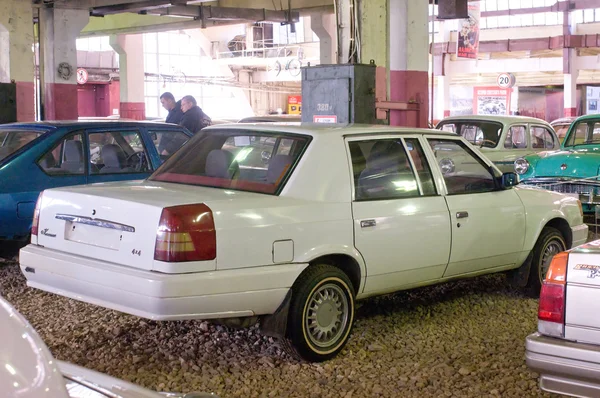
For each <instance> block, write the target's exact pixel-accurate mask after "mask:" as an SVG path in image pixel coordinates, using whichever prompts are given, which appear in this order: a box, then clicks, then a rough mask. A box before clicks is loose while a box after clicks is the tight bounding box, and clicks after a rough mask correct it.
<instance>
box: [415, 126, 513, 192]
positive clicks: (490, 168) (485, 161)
mask: <svg viewBox="0 0 600 398" xmlns="http://www.w3.org/2000/svg"><path fill="white" fill-rule="evenodd" d="M423 138H424V140H425V141H426V142H427V150H428V151H431V155H432V156H433V159H434V160H435V165H436V167H435V170H436V171H435V172H436V173H438V174H439V176H440V178H441V180H440V183H442V184H443V187H444V196H458V195H477V194H485V193H490V192H496V191H500V190H503V189H504V188H502V187H501V186H500V184H499V181H498V179H499V178H500V177H501V176H498V175H496V173H495V170H497V168H496V167H495V166H494V164H493V163H492V162H491V161H489V160H488V159H487V158H486V157H484V156H480V155H479V154H478V153H477V152H476V151H474V150H473V149H472V148H471V146H472V144H470V143H469V142H468V141H466V140H464V139H462V137H461V138H459V139H455V138H453V137H447V136H446V137H444V136H436V135H433V134H432V135H425V136H424V137H423ZM430 140H444V141H453V142H457V141H458V142H459V143H462V144H464V145H465V148H464V149H465V150H466V151H467V153H469V154H470V155H471V156H472V157H475V158H476V160H477V162H478V163H479V164H480V165H481V166H484V167H485V169H486V170H487V171H488V172H489V173H490V175H491V176H492V179H493V181H494V189H493V190H491V191H482V192H465V193H450V192H449V191H448V185H447V184H446V179H445V177H444V173H442V170H441V168H440V165H439V163H438V161H437V158H436V157H435V154H434V150H433V148H432V147H431V144H430ZM457 145H460V144H457ZM432 171H433V170H432ZM510 189H512V187H510Z"/></svg>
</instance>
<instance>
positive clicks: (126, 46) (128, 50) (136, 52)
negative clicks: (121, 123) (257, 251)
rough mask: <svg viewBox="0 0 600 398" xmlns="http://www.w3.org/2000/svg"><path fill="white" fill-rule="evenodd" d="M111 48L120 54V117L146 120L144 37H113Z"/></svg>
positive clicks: (111, 38)
mask: <svg viewBox="0 0 600 398" xmlns="http://www.w3.org/2000/svg"><path fill="white" fill-rule="evenodd" d="M110 46H111V47H112V48H113V50H115V51H116V52H117V54H119V80H120V86H121V110H120V115H121V117H122V118H125V119H135V120H144V119H146V101H145V98H144V42H143V36H142V35H141V34H139V35H118V36H111V37H110Z"/></svg>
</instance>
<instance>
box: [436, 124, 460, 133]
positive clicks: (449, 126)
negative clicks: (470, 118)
mask: <svg viewBox="0 0 600 398" xmlns="http://www.w3.org/2000/svg"><path fill="white" fill-rule="evenodd" d="M440 130H442V131H450V132H451V133H456V124H454V123H444V124H442V126H441V127H440Z"/></svg>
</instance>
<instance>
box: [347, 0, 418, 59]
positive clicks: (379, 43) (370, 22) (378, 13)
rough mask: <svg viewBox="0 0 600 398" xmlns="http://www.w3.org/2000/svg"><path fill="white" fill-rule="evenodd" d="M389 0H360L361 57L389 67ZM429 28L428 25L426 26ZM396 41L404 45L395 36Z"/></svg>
mask: <svg viewBox="0 0 600 398" xmlns="http://www.w3.org/2000/svg"><path fill="white" fill-rule="evenodd" d="M387 2H388V0H368V1H361V2H359V15H360V40H361V47H360V59H361V62H362V63H365V64H368V63H369V62H370V61H371V60H374V61H375V65H377V66H381V67H385V68H389V62H388V55H389V52H388V48H389V46H388V43H389V42H390V41H389V36H388V22H389V21H388V18H387ZM425 30H427V27H425ZM394 43H397V44H398V45H399V46H403V45H404V44H402V43H401V42H399V41H397V40H396V39H395V38H394Z"/></svg>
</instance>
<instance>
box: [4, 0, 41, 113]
mask: <svg viewBox="0 0 600 398" xmlns="http://www.w3.org/2000/svg"><path fill="white" fill-rule="evenodd" d="M32 47H33V13H32V8H31V2H27V1H22V0H5V1H2V2H1V3H0V54H2V57H1V59H0V82H2V83H10V82H12V81H14V82H15V83H16V89H17V121H19V122H28V121H33V120H35V89H34V70H35V66H34V56H33V51H32Z"/></svg>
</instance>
